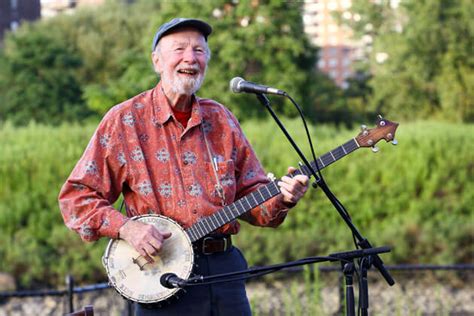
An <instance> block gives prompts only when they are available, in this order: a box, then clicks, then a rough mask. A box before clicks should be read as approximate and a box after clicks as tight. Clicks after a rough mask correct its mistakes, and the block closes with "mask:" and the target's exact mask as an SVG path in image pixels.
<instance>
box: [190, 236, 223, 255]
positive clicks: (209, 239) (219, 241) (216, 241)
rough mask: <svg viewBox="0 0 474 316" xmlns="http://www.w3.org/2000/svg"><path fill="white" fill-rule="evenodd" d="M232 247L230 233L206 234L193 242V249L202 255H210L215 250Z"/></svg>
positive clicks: (220, 250) (219, 250) (215, 251)
mask: <svg viewBox="0 0 474 316" xmlns="http://www.w3.org/2000/svg"><path fill="white" fill-rule="evenodd" d="M231 247H232V239H231V238H230V235H224V236H219V237H217V236H206V237H204V238H202V239H199V240H198V241H196V242H195V243H194V250H195V251H196V252H197V253H199V254H203V255H212V254H213V253H217V252H224V251H227V250H229V249H230V248H231Z"/></svg>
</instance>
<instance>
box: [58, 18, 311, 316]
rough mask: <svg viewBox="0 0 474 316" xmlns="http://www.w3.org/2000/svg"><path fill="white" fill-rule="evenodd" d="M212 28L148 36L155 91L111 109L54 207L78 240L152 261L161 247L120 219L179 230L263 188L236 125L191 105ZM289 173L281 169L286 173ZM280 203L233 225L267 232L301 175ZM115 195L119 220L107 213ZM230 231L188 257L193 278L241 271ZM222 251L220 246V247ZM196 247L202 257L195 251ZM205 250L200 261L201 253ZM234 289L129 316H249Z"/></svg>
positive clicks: (212, 109) (193, 24) (240, 286)
mask: <svg viewBox="0 0 474 316" xmlns="http://www.w3.org/2000/svg"><path fill="white" fill-rule="evenodd" d="M211 32H212V28H211V26H210V25H208V24H207V23H205V22H203V21H200V20H196V19H184V18H179V19H173V20H171V21H170V22H168V23H165V24H163V25H162V26H161V27H160V28H159V29H158V31H157V33H156V35H155V37H154V39H153V45H152V61H153V66H154V69H155V71H156V72H157V73H158V74H159V75H160V78H161V80H160V82H159V83H158V85H157V86H156V87H155V88H153V89H151V90H149V91H145V92H143V93H141V94H139V95H137V96H135V97H133V98H131V99H130V100H127V101H125V102H123V103H121V104H119V105H116V106H114V107H113V108H112V109H111V110H110V111H109V112H108V113H107V114H106V115H105V117H104V119H103V120H102V122H101V123H100V125H99V127H98V128H97V130H96V132H95V134H94V135H93V137H92V139H91V141H90V143H89V145H88V147H87V149H86V150H85V152H84V154H83V156H82V158H81V159H80V160H79V162H78V163H77V165H76V167H75V168H74V170H73V171H72V174H71V175H70V177H69V178H68V179H67V181H66V183H65V184H64V186H63V188H62V190H61V193H60V196H59V203H60V207H61V211H62V215H63V217H64V221H65V223H66V225H67V226H68V227H69V228H71V229H73V230H75V231H77V232H78V233H79V234H80V236H81V237H82V239H84V240H86V241H94V240H97V239H99V238H100V237H109V238H121V239H123V240H125V241H126V242H128V243H129V244H130V245H131V246H133V247H134V248H135V249H136V251H137V252H139V253H140V254H141V255H142V256H144V257H145V258H147V259H148V260H149V261H153V256H155V255H156V254H158V253H159V251H160V248H161V246H162V245H163V243H166V239H167V238H169V237H170V233H169V232H166V231H158V230H157V229H156V228H155V227H154V226H152V225H148V224H145V223H142V222H138V221H132V220H129V218H130V217H132V216H136V215H142V214H161V215H164V216H167V217H169V218H172V219H173V220H175V221H176V222H178V223H179V224H180V225H181V226H183V227H184V228H187V227H190V226H191V225H192V224H193V223H195V222H196V221H198V220H199V219H200V218H201V217H203V216H209V215H211V214H213V212H215V211H217V210H218V209H220V208H222V206H223V205H226V204H230V203H232V202H233V201H235V200H237V199H239V198H241V197H243V196H245V195H247V194H249V193H250V192H252V191H254V190H255V189H257V188H258V187H259V186H261V185H264V184H266V183H268V181H269V180H268V179H267V178H266V177H265V175H264V171H263V169H262V167H261V165H260V163H259V161H258V160H257V158H256V156H255V154H254V152H253V150H252V148H251V146H250V144H249V142H248V141H247V139H246V138H245V136H244V134H243V132H242V130H241V128H240V126H239V124H238V121H237V119H236V118H235V117H234V116H233V115H232V113H231V112H230V111H229V110H227V109H226V108H225V107H224V106H222V105H221V104H219V103H217V102H215V101H213V100H209V99H202V98H199V97H197V96H196V95H195V93H196V91H197V90H198V89H199V88H200V86H201V83H202V81H203V79H204V76H205V72H206V68H207V63H208V61H209V59H210V55H211V54H210V50H209V47H208V45H207V37H208V36H209V35H210V34H211ZM294 170H295V169H294V168H291V167H290V168H288V172H290V173H291V172H293V171H294ZM278 185H279V187H280V191H281V194H279V195H277V196H276V197H274V198H272V199H270V200H268V201H266V202H265V203H263V204H262V205H260V206H257V207H255V208H254V209H252V210H250V211H248V212H247V213H245V214H244V215H242V216H241V217H240V219H241V220H244V221H247V222H249V223H250V224H252V225H257V226H267V227H276V226H278V225H279V224H281V223H282V221H283V220H284V218H285V217H286V215H287V212H288V209H289V208H291V207H293V206H294V205H295V204H296V203H297V202H298V200H299V199H300V198H301V197H302V196H303V195H304V193H305V192H306V190H307V185H308V178H307V177H306V176H303V175H297V176H295V177H286V176H285V177H283V178H282V179H281V181H279V182H278ZM120 194H123V196H124V200H125V204H126V212H127V215H123V214H122V213H120V212H119V211H117V210H115V209H114V208H113V206H112V203H114V202H115V201H116V200H117V198H118V197H119V195H120ZM238 232H239V223H238V222H237V221H232V222H230V223H228V224H226V225H224V226H223V227H221V228H219V229H218V230H217V231H215V232H213V233H212V237H213V238H206V240H205V241H202V240H201V241H198V242H201V243H209V245H200V247H196V250H195V252H196V259H195V262H196V263H197V264H196V269H195V273H197V274H201V275H210V274H216V273H225V272H230V271H236V270H242V269H244V268H246V266H247V265H246V261H245V259H244V258H243V256H242V254H241V253H240V251H239V250H238V249H237V248H235V247H233V246H232V244H231V240H230V236H231V235H233V234H237V233H238ZM224 239H225V241H226V242H220V241H222V240H224ZM203 246H204V247H203ZM203 248H204V249H208V250H207V251H206V252H205V253H202V249H203ZM250 313H251V312H250V307H249V303H248V300H247V297H246V294H245V285H244V282H240V281H236V282H230V283H221V284H215V285H210V286H200V287H192V288H190V289H188V290H187V291H186V293H184V294H183V295H182V296H181V298H180V299H178V300H176V301H174V302H172V303H171V304H169V305H165V306H163V307H156V306H147V305H145V304H137V314H138V315H249V314H250Z"/></svg>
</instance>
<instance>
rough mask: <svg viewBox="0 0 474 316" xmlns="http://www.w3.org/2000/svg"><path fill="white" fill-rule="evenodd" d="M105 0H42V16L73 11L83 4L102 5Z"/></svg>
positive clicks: (47, 16) (46, 16)
mask: <svg viewBox="0 0 474 316" xmlns="http://www.w3.org/2000/svg"><path fill="white" fill-rule="evenodd" d="M104 2H105V0H41V16H42V17H44V18H49V17H53V16H55V15H57V14H59V13H73V12H74V10H75V9H76V8H78V7H82V6H97V5H101V4H103V3H104Z"/></svg>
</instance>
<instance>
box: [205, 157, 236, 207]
mask: <svg viewBox="0 0 474 316" xmlns="http://www.w3.org/2000/svg"><path fill="white" fill-rule="evenodd" d="M206 164H207V169H208V172H209V178H208V179H207V181H206V183H207V189H208V191H207V192H208V196H209V199H210V201H211V203H213V204H215V205H222V199H221V197H220V196H219V194H218V189H217V188H218V185H219V183H218V182H217V180H216V173H217V176H218V177H219V182H220V185H221V186H222V189H223V192H224V197H225V201H226V204H230V203H232V202H234V198H235V191H236V179H235V166H234V161H233V160H232V159H230V160H226V161H221V162H218V163H217V168H216V169H217V170H215V169H214V165H213V164H212V163H210V162H208V163H206Z"/></svg>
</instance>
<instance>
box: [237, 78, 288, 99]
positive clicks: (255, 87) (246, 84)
mask: <svg viewBox="0 0 474 316" xmlns="http://www.w3.org/2000/svg"><path fill="white" fill-rule="evenodd" d="M229 88H230V90H231V91H232V92H235V93H240V92H246V93H257V94H260V93H267V94H276V95H285V96H286V95H287V93H286V92H285V91H283V90H278V89H275V88H272V87H267V86H263V85H260V84H257V83H253V82H250V81H245V80H244V79H243V78H240V77H235V78H233V79H232V80H231V81H230V83H229Z"/></svg>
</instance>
